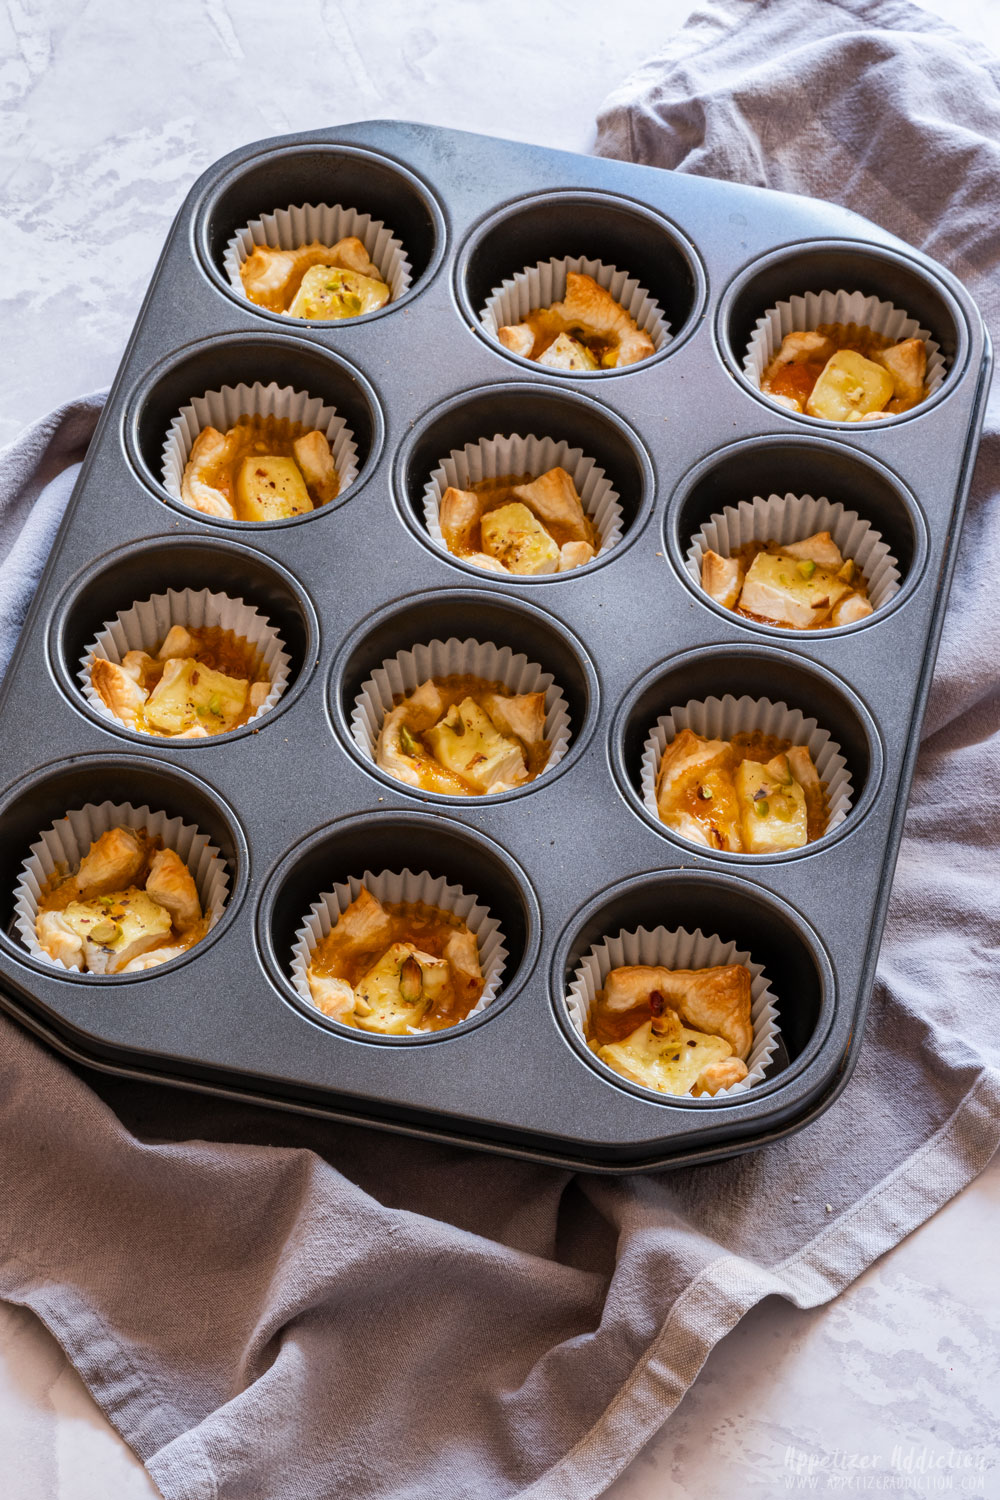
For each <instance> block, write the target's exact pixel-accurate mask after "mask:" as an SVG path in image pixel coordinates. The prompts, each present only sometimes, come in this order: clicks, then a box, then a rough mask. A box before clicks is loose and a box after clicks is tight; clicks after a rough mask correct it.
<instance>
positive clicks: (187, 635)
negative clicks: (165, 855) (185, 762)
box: [90, 625, 271, 740]
mask: <svg viewBox="0 0 1000 1500" xmlns="http://www.w3.org/2000/svg"><path fill="white" fill-rule="evenodd" d="M90 680H91V683H92V684H93V687H94V691H95V692H96V693H98V694H99V695H100V697H101V698H102V700H103V701H104V703H105V704H106V705H107V707H108V708H109V709H110V710H111V712H112V713H113V714H114V716H115V718H116V719H120V720H121V722H122V723H123V724H125V725H126V726H127V727H128V728H129V729H136V730H138V731H139V732H140V733H142V734H155V735H161V736H163V737H165V738H167V739H181V740H193V739H204V738H207V737H208V736H210V735H213V734H225V733H226V732H227V731H228V730H230V729H236V728H238V727H239V725H241V724H245V723H246V722H247V720H248V719H250V718H252V717H253V715H254V714H255V713H256V712H257V710H258V709H259V708H260V707H261V705H262V704H263V702H264V700H265V699H266V698H267V695H268V693H269V692H270V691H271V683H270V679H269V678H268V675H267V670H266V668H265V667H264V665H263V663H262V661H261V658H260V654H259V652H258V651H257V648H256V647H255V646H253V645H251V643H250V642H249V641H248V640H245V639H243V638H242V637H240V636H238V635H236V634H235V633H234V632H233V631H231V630H223V629H222V628H221V627H219V626H217V625H200V626H192V627H191V628H190V629H188V628H187V627H186V626H184V625H172V626H171V627H170V629H169V630H168V632H167V634H166V636H165V637H164V639H163V643H162V644H161V645H160V647H159V648H158V650H157V652H156V655H155V656H150V655H149V653H148V652H146V651H127V652H126V653H125V656H124V657H123V659H122V662H121V665H119V664H118V663H117V662H113V661H106V660H105V659H104V658H103V657H100V656H95V657H94V658H93V659H92V661H91V665H90Z"/></svg>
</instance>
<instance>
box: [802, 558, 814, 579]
mask: <svg viewBox="0 0 1000 1500" xmlns="http://www.w3.org/2000/svg"><path fill="white" fill-rule="evenodd" d="M815 571H816V564H815V563H814V562H813V560H812V558H811V557H807V558H804V559H803V560H802V562H800V563H799V573H800V574H801V576H802V577H803V578H811V577H812V576H813V574H814V573H815Z"/></svg>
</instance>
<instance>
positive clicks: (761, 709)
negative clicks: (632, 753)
mask: <svg viewBox="0 0 1000 1500" xmlns="http://www.w3.org/2000/svg"><path fill="white" fill-rule="evenodd" d="M682 729H690V730H691V731H692V732H693V733H694V734H698V735H701V736H702V737H703V738H704V739H709V740H715V739H718V740H730V739H732V738H733V736H734V735H736V734H753V733H754V732H755V731H757V732H759V733H761V734H767V735H774V736H775V737H776V738H778V739H783V740H790V741H791V743H792V744H793V745H805V747H806V749H807V750H808V751H809V754H810V756H811V758H812V762H813V765H814V766H815V767H816V770H817V773H818V775H819V779H820V780H821V781H823V782H825V783H826V803H827V821H826V827H825V828H824V830H823V836H824V837H825V836H826V834H828V833H831V832H832V831H833V829H835V828H836V827H838V825H839V824H841V823H842V822H843V821H844V819H845V818H846V817H847V815H848V813H849V812H850V810H851V800H852V795H853V792H852V787H851V777H850V773H849V771H848V769H847V762H846V760H845V759H844V757H843V755H842V754H841V751H840V746H839V745H838V744H837V743H836V742H835V741H834V740H833V739H832V738H831V735H830V732H829V730H827V729H821V728H820V726H819V724H818V723H817V721H816V720H815V719H808V718H806V716H805V715H804V714H803V713H802V711H801V709H798V708H789V707H788V704H787V703H772V702H771V700H770V698H750V697H746V696H744V697H742V698H735V697H734V696H733V695H732V694H731V693H727V694H726V696H725V697H724V698H705V699H704V700H701V701H699V700H698V699H694V698H692V699H691V700H690V701H689V702H687V703H685V704H683V705H680V706H678V707H676V708H671V710H670V712H669V713H668V714H664V715H663V716H662V717H661V718H659V719H657V721H656V723H655V724H654V725H653V727H652V729H651V730H650V732H649V737H648V738H647V740H646V744H645V747H644V749H643V754H642V766H641V781H640V786H641V789H642V801H643V805H644V807H645V808H646V810H647V812H649V813H651V814H652V815H653V817H654V818H655V819H656V820H657V822H661V819H660V814H659V809H658V808H657V805H656V778H657V776H658V774H659V770H660V761H661V760H662V759H663V752H664V751H665V750H666V748H667V746H668V745H669V744H670V743H671V742H672V741H673V740H674V738H675V737H676V736H677V735H678V734H680V732H681V730H682ZM678 837H679V838H681V837H683V835H682V834H678ZM686 842H691V841H690V840H687V841H686ZM806 847H807V848H808V845H806ZM729 857H730V858H731V859H743V858H745V857H746V856H745V855H743V854H740V853H737V852H732V853H730V855H729Z"/></svg>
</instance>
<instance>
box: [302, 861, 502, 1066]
mask: <svg viewBox="0 0 1000 1500" xmlns="http://www.w3.org/2000/svg"><path fill="white" fill-rule="evenodd" d="M306 974H307V978H308V980H309V992H310V994H311V996H312V1000H313V1004H314V1005H315V1006H316V1008H317V1010H321V1011H322V1012H323V1014H324V1015H325V1016H330V1017H332V1018H333V1019H334V1020H336V1021H339V1022H340V1023H341V1025H343V1026H355V1027H357V1028H358V1030H360V1031H377V1032H381V1033H382V1034H383V1035H384V1036H412V1035H413V1034H415V1033H417V1032H421V1031H442V1030H444V1029H445V1028H446V1027H448V1026H457V1025H458V1023H459V1021H464V1019H465V1017H466V1016H467V1015H468V1014H469V1011H470V1010H471V1009H472V1007H473V1006H474V1005H475V1003H476V1001H477V1000H478V999H479V997H480V995H481V994H482V993H483V989H484V987H485V983H484V980H483V974H482V969H481V967H480V962H479V945H478V943H477V941H476V935H475V933H474V932H471V931H470V930H469V928H468V927H467V926H466V925H465V923H464V922H462V921H461V920H460V919H459V918H458V917H456V916H455V915H454V913H452V912H448V911H443V910H441V908H439V907H436V906H429V905H427V903H426V902H423V901H398V902H391V901H390V902H386V903H384V904H383V903H382V902H380V901H378V900H376V898H375V897H374V896H373V895H372V894H371V892H370V891H369V890H368V889H367V887H365V886H362V888H361V892H360V894H359V895H358V897H357V899H356V900H355V901H352V902H351V904H350V906H348V907H347V909H346V911H344V912H342V913H341V915H340V919H339V921H338V922H337V923H336V924H335V926H334V927H333V928H331V930H330V932H329V934H328V935H327V936H326V937H325V938H324V939H323V940H322V942H320V943H318V944H317V946H316V948H315V949H314V950H313V954H312V957H311V959H310V961H309V965H308V968H307V970H306Z"/></svg>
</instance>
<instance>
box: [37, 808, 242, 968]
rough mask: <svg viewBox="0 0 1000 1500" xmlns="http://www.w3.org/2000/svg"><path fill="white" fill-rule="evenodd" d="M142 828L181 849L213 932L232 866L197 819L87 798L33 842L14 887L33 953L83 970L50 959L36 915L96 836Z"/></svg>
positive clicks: (165, 844)
mask: <svg viewBox="0 0 1000 1500" xmlns="http://www.w3.org/2000/svg"><path fill="white" fill-rule="evenodd" d="M123 826H124V827H128V828H142V829H145V831H146V832H147V833H150V834H152V835H153V836H154V837H158V838H159V839H160V840H161V842H162V844H163V847H164V848H165V849H173V850H174V852H175V853H176V854H179V855H180V857H181V859H182V860H183V861H184V863H185V864H186V865H187V867H188V869H189V870H190V871H191V874H192V875H193V876H194V883H195V885H196V886H197V888H198V899H199V900H200V902H201V909H202V911H203V912H207V913H208V915H209V923H208V929H207V930H208V931H209V932H210V931H211V930H212V928H213V927H214V926H215V924H216V923H217V922H218V920H219V918H220V917H221V916H222V913H223V910H224V909H225V905H226V901H227V899H228V895H229V870H228V867H227V865H226V862H225V860H224V859H223V858H222V855H221V854H220V853H219V850H218V849H217V848H216V847H215V846H214V845H213V844H212V843H210V841H209V837H208V834H206V833H201V832H199V830H198V829H197V828H196V826H195V825H194V824H193V823H185V822H184V820H183V819H182V818H179V817H177V818H171V817H168V816H167V814H166V813H164V812H152V811H151V810H150V809H149V808H148V807H145V806H144V807H133V806H132V804H131V802H122V803H116V802H102V803H100V804H99V805H98V804H97V803H93V802H88V803H87V805H86V806H85V807H80V808H74V809H73V811H72V812H68V813H67V814H66V816H65V817H64V818H60V819H59V820H58V822H56V823H54V824H53V825H52V827H51V828H48V829H46V831H45V832H44V833H43V834H41V835H40V837H39V839H38V842H37V843H35V844H32V846H31V852H30V854H29V856H28V858H27V859H26V860H25V861H24V864H23V865H22V867H21V874H20V877H19V879H18V882H17V885H16V886H15V888H14V928H15V931H16V932H17V934H18V936H19V937H20V939H21V941H22V943H23V944H24V946H25V947H26V948H27V950H28V952H29V953H30V954H31V955H32V957H33V958H37V959H40V960H41V962H42V963H45V964H49V965H50V966H51V967H52V968H54V969H60V970H63V971H64V972H65V973H67V974H80V973H81V972H82V971H81V970H80V969H78V968H77V966H76V965H75V964H73V965H72V966H67V965H65V964H61V963H58V962H57V961H56V960H55V959H54V958H51V957H50V956H49V954H47V953H46V952H45V951H44V949H43V948H41V947H40V946H39V944H38V939H37V938H36V936H35V917H36V916H37V914H38V903H39V901H40V899H41V896H42V892H43V890H44V889H45V887H46V885H47V883H48V881H49V880H50V879H51V877H52V876H53V875H54V874H57V873H59V874H62V873H67V874H68V873H71V872H73V871H75V870H76V869H77V868H78V867H79V864H80V861H81V860H82V859H83V857H84V855H85V854H86V853H87V851H88V850H89V848H90V846H91V844H92V843H93V842H94V840H95V839H99V838H100V837H101V834H102V833H107V831H108V829H109V828H120V827H123Z"/></svg>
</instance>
